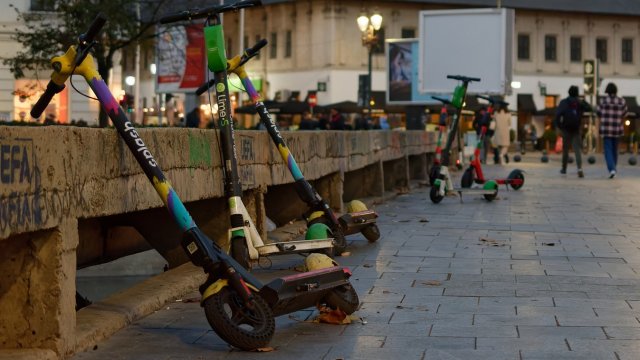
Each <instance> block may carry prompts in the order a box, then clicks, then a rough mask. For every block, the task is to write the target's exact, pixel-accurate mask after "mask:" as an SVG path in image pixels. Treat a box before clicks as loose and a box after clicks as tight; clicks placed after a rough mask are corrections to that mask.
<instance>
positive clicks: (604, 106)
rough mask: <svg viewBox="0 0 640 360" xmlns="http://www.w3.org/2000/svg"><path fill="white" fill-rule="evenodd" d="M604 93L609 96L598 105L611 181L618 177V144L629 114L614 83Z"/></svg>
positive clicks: (605, 157)
mask: <svg viewBox="0 0 640 360" xmlns="http://www.w3.org/2000/svg"><path fill="white" fill-rule="evenodd" d="M604 92H605V93H607V95H608V96H605V97H604V98H602V100H600V104H598V117H600V136H602V137H603V138H604V159H605V160H606V161H607V170H609V179H613V178H614V177H616V165H617V164H618V142H619V139H620V136H622V134H623V132H624V129H623V127H622V119H624V116H625V115H626V114H627V103H626V102H625V101H624V99H623V98H621V97H619V96H617V95H616V94H617V93H618V87H617V86H616V84H614V83H609V84H607V87H606V88H605V90H604Z"/></svg>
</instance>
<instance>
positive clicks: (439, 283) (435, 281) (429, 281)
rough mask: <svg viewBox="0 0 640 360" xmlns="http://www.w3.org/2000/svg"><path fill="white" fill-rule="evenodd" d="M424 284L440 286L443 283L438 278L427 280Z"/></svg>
mask: <svg viewBox="0 0 640 360" xmlns="http://www.w3.org/2000/svg"><path fill="white" fill-rule="evenodd" d="M422 283H423V284H424V285H428V286H440V285H442V283H441V282H440V281H438V280H427V281H423V282H422Z"/></svg>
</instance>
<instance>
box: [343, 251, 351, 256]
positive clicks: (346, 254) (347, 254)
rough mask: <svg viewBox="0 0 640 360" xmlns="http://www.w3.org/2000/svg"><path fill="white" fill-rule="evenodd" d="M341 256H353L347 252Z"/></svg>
mask: <svg viewBox="0 0 640 360" xmlns="http://www.w3.org/2000/svg"><path fill="white" fill-rule="evenodd" d="M340 256H351V252H349V251H345V252H343V253H342V254H340Z"/></svg>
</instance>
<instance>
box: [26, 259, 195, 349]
mask: <svg viewBox="0 0 640 360" xmlns="http://www.w3.org/2000/svg"><path fill="white" fill-rule="evenodd" d="M205 280H206V275H205V274H204V272H203V271H202V269H201V268H199V267H196V266H194V265H193V264H191V263H186V264H183V265H180V266H178V267H177V268H175V269H171V270H169V271H167V272H164V273H162V274H159V275H156V276H154V277H151V278H149V279H146V280H144V281H143V282H141V283H139V284H137V285H134V286H132V287H130V288H128V289H125V290H123V291H121V292H118V293H116V294H114V295H112V296H110V297H109V298H107V299H105V300H103V301H99V302H95V303H93V304H91V305H89V306H87V307H85V308H83V309H81V310H80V311H78V312H77V314H76V334H75V336H76V344H75V349H74V353H78V352H82V351H85V350H87V349H89V348H91V347H93V346H95V345H96V344H97V343H98V342H99V341H101V340H104V339H106V338H108V337H109V336H111V335H113V334H114V333H116V332H117V331H118V330H120V329H122V328H124V327H125V326H127V325H129V324H131V323H132V322H134V321H136V320H138V319H141V318H143V317H145V316H147V315H149V314H151V313H152V312H154V311H156V310H158V309H159V308H161V307H162V306H163V305H164V304H165V303H167V302H169V301H171V300H174V299H176V298H178V297H180V296H183V295H185V294H187V293H189V292H192V291H194V290H195V289H197V288H198V286H200V284H202V283H203V282H204V281H205ZM67 355H72V354H67ZM54 358H55V357H54ZM38 359H40V357H38Z"/></svg>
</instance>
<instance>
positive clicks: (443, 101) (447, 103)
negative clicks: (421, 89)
mask: <svg viewBox="0 0 640 360" xmlns="http://www.w3.org/2000/svg"><path fill="white" fill-rule="evenodd" d="M431 98H432V99H434V100H438V101H440V102H441V103H443V104H445V105H449V104H451V100H449V99H445V98H441V97H439V96H432V97H431Z"/></svg>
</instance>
